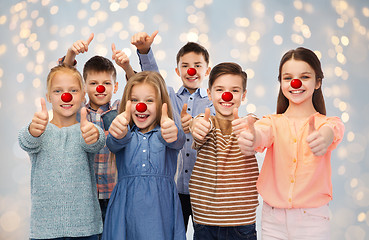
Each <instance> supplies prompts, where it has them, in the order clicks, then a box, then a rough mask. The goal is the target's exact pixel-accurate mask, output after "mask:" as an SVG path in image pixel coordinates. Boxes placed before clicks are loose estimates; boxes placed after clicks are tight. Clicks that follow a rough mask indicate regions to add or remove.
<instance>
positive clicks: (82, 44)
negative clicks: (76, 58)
mask: <svg viewBox="0 0 369 240" xmlns="http://www.w3.org/2000/svg"><path fill="white" fill-rule="evenodd" d="M92 39H94V34H93V33H91V35H90V36H89V37H88V39H87V40H86V41H85V40H78V41H76V42H75V43H73V45H72V47H71V48H70V50H71V51H73V52H74V54H76V55H78V54H80V53H85V52H87V51H88V45H90V43H91V41H92Z"/></svg>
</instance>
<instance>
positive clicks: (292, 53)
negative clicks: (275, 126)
mask: <svg viewBox="0 0 369 240" xmlns="http://www.w3.org/2000/svg"><path fill="white" fill-rule="evenodd" d="M291 59H295V60H299V61H304V62H306V63H307V64H309V65H310V67H311V68H312V69H313V70H314V72H315V81H319V82H320V87H319V88H318V89H315V90H314V93H313V105H314V108H315V110H316V111H317V112H319V113H320V114H323V115H326V109H325V103H324V97H323V92H322V80H323V78H324V74H323V71H322V67H321V64H320V61H319V59H318V57H317V56H316V54H315V53H314V52H313V51H311V50H310V49H307V48H303V47H299V48H296V49H292V50H289V51H288V52H286V53H285V54H284V55H283V57H282V59H281V62H280V64H279V75H278V81H279V83H281V78H282V67H283V65H284V64H285V63H286V62H287V61H289V60H291ZM288 106H289V101H288V99H287V98H286V97H285V96H284V95H283V92H282V89H281V88H279V94H278V100H277V114H281V113H284V112H285V111H286V110H287V108H288Z"/></svg>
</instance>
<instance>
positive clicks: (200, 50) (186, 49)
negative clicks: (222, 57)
mask: <svg viewBox="0 0 369 240" xmlns="http://www.w3.org/2000/svg"><path fill="white" fill-rule="evenodd" d="M190 52H194V53H196V54H201V55H202V56H203V57H204V60H205V62H206V64H208V65H209V52H208V50H206V48H204V47H203V46H201V45H200V44H198V43H195V42H188V43H187V44H186V45H184V46H183V47H182V48H181V49H179V51H178V53H177V57H176V60H177V64H178V63H179V61H180V58H181V57H183V56H184V55H185V54H187V53H190Z"/></svg>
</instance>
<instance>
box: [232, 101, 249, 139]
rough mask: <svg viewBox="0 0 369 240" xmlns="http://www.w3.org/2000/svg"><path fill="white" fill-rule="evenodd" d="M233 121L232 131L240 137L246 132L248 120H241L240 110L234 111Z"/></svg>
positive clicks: (235, 109)
mask: <svg viewBox="0 0 369 240" xmlns="http://www.w3.org/2000/svg"><path fill="white" fill-rule="evenodd" d="M233 117H234V119H233V121H232V131H233V133H234V134H235V135H236V136H237V137H239V136H240V134H241V132H242V131H245V130H246V127H247V120H246V119H245V118H240V117H239V116H238V109H237V108H234V109H233Z"/></svg>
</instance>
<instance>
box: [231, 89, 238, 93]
mask: <svg viewBox="0 0 369 240" xmlns="http://www.w3.org/2000/svg"><path fill="white" fill-rule="evenodd" d="M232 92H234V93H238V92H240V90H238V89H233V90H232Z"/></svg>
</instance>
